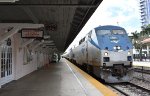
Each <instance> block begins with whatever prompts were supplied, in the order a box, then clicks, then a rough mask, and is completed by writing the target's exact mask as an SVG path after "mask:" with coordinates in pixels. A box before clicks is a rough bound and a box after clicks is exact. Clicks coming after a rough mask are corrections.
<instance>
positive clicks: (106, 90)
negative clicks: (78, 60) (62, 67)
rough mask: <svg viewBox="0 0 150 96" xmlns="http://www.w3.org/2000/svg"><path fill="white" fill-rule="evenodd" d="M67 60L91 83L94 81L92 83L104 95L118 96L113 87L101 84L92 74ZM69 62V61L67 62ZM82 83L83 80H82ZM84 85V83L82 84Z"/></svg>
mask: <svg viewBox="0 0 150 96" xmlns="http://www.w3.org/2000/svg"><path fill="white" fill-rule="evenodd" d="M65 61H67V62H68V63H70V64H69V65H71V66H72V67H73V68H75V70H77V71H78V72H80V73H81V74H82V75H83V76H84V77H85V78H86V79H87V80H88V81H89V82H90V83H92V85H94V86H95V87H96V88H97V89H98V90H99V91H100V92H101V93H102V94H103V95H104V96H118V95H117V93H116V92H113V91H112V90H111V89H109V88H107V87H106V86H105V85H103V84H101V83H100V82H99V81H97V80H96V79H94V78H93V77H92V76H90V75H88V74H87V73H85V72H84V71H82V70H81V69H79V68H78V67H76V66H75V65H73V64H72V63H71V62H69V61H68V60H66V59H65ZM66 64H67V63H66ZM80 83H81V82H80ZM82 86H83V85H82Z"/></svg>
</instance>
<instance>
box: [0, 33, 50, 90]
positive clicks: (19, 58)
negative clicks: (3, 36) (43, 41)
mask: <svg viewBox="0 0 150 96" xmlns="http://www.w3.org/2000/svg"><path fill="white" fill-rule="evenodd" d="M11 42H12V44H11V46H12V75H11V78H9V79H10V80H8V81H7V78H5V77H3V78H2V77H1V75H0V87H1V85H3V84H5V83H8V82H10V81H12V80H18V79H19V78H21V77H23V76H25V75H27V74H29V73H31V72H33V71H35V70H37V69H38V68H40V67H42V66H44V65H45V64H47V63H49V59H48V54H46V53H42V52H38V51H36V52H35V50H32V59H31V60H30V61H28V62H25V61H26V60H25V59H26V58H25V48H24V47H23V48H22V47H21V46H22V43H23V39H22V38H21V35H20V33H16V34H15V35H13V36H12V37H11ZM0 46H1V45H0ZM0 54H1V50H0ZM0 62H1V61H0ZM0 66H2V64H1V63H0ZM0 68H1V67H0ZM5 69H6V68H5ZM0 71H1V69H0ZM3 81H6V82H3Z"/></svg>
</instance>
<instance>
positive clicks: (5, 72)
mask: <svg viewBox="0 0 150 96" xmlns="http://www.w3.org/2000/svg"><path fill="white" fill-rule="evenodd" d="M0 62H1V64H0V66H1V67H0V68H1V70H0V71H1V75H0V81H1V82H0V83H1V85H3V84H6V83H8V82H10V81H12V80H13V65H12V47H11V46H8V45H7V44H6V43H4V44H1V46H0Z"/></svg>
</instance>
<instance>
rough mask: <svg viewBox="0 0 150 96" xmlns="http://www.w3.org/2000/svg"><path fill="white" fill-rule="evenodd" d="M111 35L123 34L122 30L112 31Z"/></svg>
mask: <svg viewBox="0 0 150 96" xmlns="http://www.w3.org/2000/svg"><path fill="white" fill-rule="evenodd" d="M112 34H125V31H124V30H112Z"/></svg>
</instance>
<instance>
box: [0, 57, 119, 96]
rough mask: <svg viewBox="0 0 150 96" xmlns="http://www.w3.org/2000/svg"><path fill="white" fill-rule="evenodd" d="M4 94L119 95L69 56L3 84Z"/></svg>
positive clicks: (47, 95)
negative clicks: (83, 69)
mask: <svg viewBox="0 0 150 96" xmlns="http://www.w3.org/2000/svg"><path fill="white" fill-rule="evenodd" d="M0 96H117V94H116V93H115V92H113V91H112V90H110V89H108V88H107V87H106V86H104V85H103V84H101V83H99V82H98V81H97V80H95V79H94V78H92V77H91V76H89V75H88V74H86V73H85V72H83V71H82V70H80V69H79V68H77V67H76V66H74V65H73V64H71V63H70V62H69V61H67V60H66V59H61V60H60V62H59V63H51V64H49V65H48V66H46V67H44V68H42V69H39V70H37V71H35V72H32V73H31V74H28V75H26V76H24V77H23V78H21V79H19V80H16V81H12V82H10V83H9V84H6V85H4V86H2V88H1V89H0Z"/></svg>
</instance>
